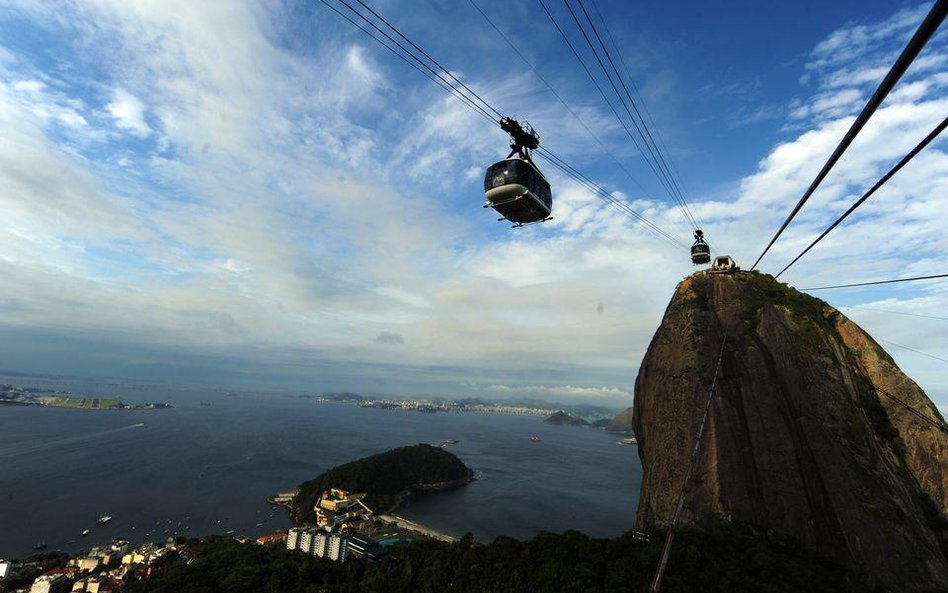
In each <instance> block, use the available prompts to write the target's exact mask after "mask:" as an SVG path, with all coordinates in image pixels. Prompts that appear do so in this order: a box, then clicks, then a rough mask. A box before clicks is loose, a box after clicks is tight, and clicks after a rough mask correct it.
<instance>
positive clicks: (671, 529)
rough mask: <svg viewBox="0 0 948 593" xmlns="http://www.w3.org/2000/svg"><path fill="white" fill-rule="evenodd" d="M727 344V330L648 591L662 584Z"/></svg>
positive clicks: (656, 591) (655, 592)
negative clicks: (676, 501) (686, 469)
mask: <svg viewBox="0 0 948 593" xmlns="http://www.w3.org/2000/svg"><path fill="white" fill-rule="evenodd" d="M726 344H727V331H725V332H724V339H722V340H721V352H720V353H719V354H718V364H717V366H716V367H715V368H714V377H713V378H712V379H711V389H709V390H708V399H707V401H705V404H704V415H703V416H702V417H701V424H700V425H699V426H698V433H697V434H696V435H695V446H694V449H692V451H691V460H690V461H689V462H688V471H687V472H686V473H685V480H684V482H682V484H681V491H679V493H678V503H677V504H676V505H675V514H674V515H672V521H671V525H669V526H668V533H667V534H666V535H665V545H664V546H663V547H662V555H661V557H660V558H659V560H658V568H656V569H655V576H654V578H653V579H652V586H651V587H649V592H650V593H658V590H659V588H660V587H661V586H662V577H663V576H664V575H665V567H666V566H668V556H669V554H671V547H672V543H673V542H674V541H675V526H676V525H677V524H678V518H679V517H680V516H681V511H682V509H684V507H685V495H686V494H687V493H688V488H689V485H690V483H691V474H692V472H694V469H695V463H696V462H697V461H698V453H699V452H700V451H701V437H702V436H703V435H704V427H705V424H707V422H708V416H709V412H710V411H711V401H712V399H713V396H714V386H715V384H716V383H717V380H718V372H719V371H720V370H721V360H723V359H724V346H725V345H726Z"/></svg>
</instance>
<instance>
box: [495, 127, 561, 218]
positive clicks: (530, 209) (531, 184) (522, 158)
mask: <svg viewBox="0 0 948 593" xmlns="http://www.w3.org/2000/svg"><path fill="white" fill-rule="evenodd" d="M500 127H501V128H502V129H503V130H504V131H506V132H508V133H509V134H510V148H511V151H510V154H508V155H507V158H506V159H504V160H502V161H498V162H496V163H494V164H493V165H491V166H490V167H488V168H487V173H486V174H485V175H484V195H485V197H486V203H485V204H484V207H485V208H488V207H490V208H493V209H494V210H496V211H497V213H498V214H500V215H501V218H500V219H499V220H509V221H510V222H512V223H514V226H523V225H525V224H531V223H534V222H545V221H547V220H550V212H551V210H552V208H553V194H552V192H551V191H550V183H549V182H548V181H547V180H546V177H544V176H543V173H541V172H540V169H538V168H537V166H536V165H535V164H533V160H532V159H531V158H530V151H531V150H533V149H535V148H537V147H538V146H539V145H540V137H539V136H538V135H537V133H536V132H535V131H534V130H533V128H531V127H530V125H529V124H526V123H525V124H524V125H523V126H521V125H520V123H519V122H517V120H515V119H512V118H509V117H507V118H504V119H502V120H501V121H500ZM514 155H517V156H514Z"/></svg>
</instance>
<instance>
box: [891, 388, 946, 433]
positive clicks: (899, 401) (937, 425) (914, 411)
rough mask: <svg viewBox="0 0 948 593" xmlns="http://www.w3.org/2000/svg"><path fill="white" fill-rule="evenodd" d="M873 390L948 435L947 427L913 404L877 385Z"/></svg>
mask: <svg viewBox="0 0 948 593" xmlns="http://www.w3.org/2000/svg"><path fill="white" fill-rule="evenodd" d="M873 389H874V390H875V391H876V393H880V394H882V395H884V396H886V397H887V398H889V399H891V400H892V401H894V402H896V403H897V404H899V405H900V406H902V407H903V408H905V409H906V410H908V411H909V412H911V413H912V414H914V415H915V416H917V417H918V418H919V419H921V420H924V421H925V422H927V423H929V424H931V425H932V426H934V427H935V428H937V429H938V430H940V431H942V432H944V433H948V427H946V426H945V425H944V424H940V423H938V422H937V421H935V420H934V419H932V418H929V417H928V416H926V415H925V414H923V413H921V412H920V411H919V410H918V409H917V408H915V407H914V406H912V405H911V404H909V403H907V402H905V401H903V400H902V399H901V398H898V397H896V396H894V395H892V394H891V393H889V392H888V391H886V390H885V389H882V388H881V387H877V386H875V385H873Z"/></svg>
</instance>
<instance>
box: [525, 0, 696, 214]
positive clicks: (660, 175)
mask: <svg viewBox="0 0 948 593" xmlns="http://www.w3.org/2000/svg"><path fill="white" fill-rule="evenodd" d="M563 3H564V4H565V5H566V9H567V10H568V11H569V13H570V16H571V17H572V19H573V22H575V23H576V27H577V28H579V32H580V33H582V35H583V38H584V39H585V40H586V44H587V45H588V46H589V49H590V50H592V53H593V57H595V58H596V62H598V63H599V68H600V69H601V70H602V71H603V73H605V75H606V79H607V80H608V81H609V84H610V85H611V86H612V90H613V92H614V93H615V94H616V96H617V97H618V98H619V103H621V104H622V107H623V108H624V109H625V112H626V114H628V116H629V119H630V120H631V121H632V125H633V127H635V130H636V132H638V133H639V136H640V137H641V138H642V141H643V142H644V143H645V148H646V150H647V151H648V154H646V153H645V151H643V150H642V147H641V146H639V143H638V142H637V141H636V140H635V138H634V137H632V133H631V132H630V131H629V129H628V127H626V126H625V123H624V122H622V118H621V117H619V115H618V113H616V117H617V118H619V120H620V123H622V125H623V127H625V129H626V132H628V133H629V137H630V138H632V142H633V143H634V144H635V147H636V148H637V149H638V150H639V152H641V153H642V157H643V158H644V159H645V162H646V163H648V166H649V168H650V169H651V170H652V173H653V174H655V177H656V178H657V179H658V181H659V183H660V184H661V185H662V187H663V188H665V191H666V192H668V195H669V197H670V198H671V199H672V201H675V202H677V200H678V198H677V197H676V195H675V191H674V189H673V188H672V187H671V185H670V184H669V181H668V176H667V175H665V173H664V171H663V170H662V167H661V164H660V163H659V162H658V159H657V158H656V157H655V152H654V151H653V150H652V147H651V146H650V145H649V143H648V140H647V138H646V136H645V133H644V132H642V129H641V127H640V126H639V123H638V121H637V120H636V119H635V116H633V115H632V111H631V110H629V106H628V105H627V104H626V102H625V100H624V99H623V98H622V93H620V92H619V88H618V87H617V86H616V83H615V81H613V79H612V75H611V74H609V70H608V69H607V68H606V65H605V63H603V61H602V58H601V57H599V52H598V51H596V48H595V46H594V45H593V42H592V39H590V38H589V35H588V34H587V33H586V29H584V28H583V26H582V24H581V23H580V21H579V17H578V16H577V15H576V12H575V11H574V10H573V7H572V6H570V4H569V2H568V1H567V0H563ZM541 4H542V0H541ZM544 8H545V6H544ZM547 14H549V13H547ZM550 18H552V16H551V17H550ZM577 57H578V56H577ZM587 74H589V76H590V77H592V74H590V73H589V71H588V70H587ZM611 106H612V105H611V104H610V107H611ZM649 155H651V157H652V158H651V159H649ZM653 161H654V162H653ZM685 218H686V219H687V217H685ZM688 224H691V221H690V220H688Z"/></svg>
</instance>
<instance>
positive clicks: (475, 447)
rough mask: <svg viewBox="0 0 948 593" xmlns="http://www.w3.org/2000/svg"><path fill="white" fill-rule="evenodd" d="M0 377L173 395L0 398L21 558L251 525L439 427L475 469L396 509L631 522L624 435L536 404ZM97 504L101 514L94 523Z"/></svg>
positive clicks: (267, 529) (612, 524)
mask: <svg viewBox="0 0 948 593" xmlns="http://www.w3.org/2000/svg"><path fill="white" fill-rule="evenodd" d="M0 381H3V382H8V383H14V384H18V385H23V386H37V387H43V388H47V389H68V390H70V391H72V392H73V393H74V394H77V395H79V394H81V395H90V394H91V395H95V396H97V397H120V398H121V399H122V400H123V401H125V402H127V403H137V402H145V401H160V402H169V403H171V404H172V405H173V406H174V407H172V408H168V409H155V410H114V411H113V410H75V409H57V408H44V407H38V406H0V557H2V558H22V557H25V556H27V555H29V554H30V553H32V548H33V546H34V545H35V544H36V543H38V542H40V541H43V542H45V543H46V545H47V546H48V548H49V549H50V550H54V549H62V550H67V551H76V550H79V549H83V548H88V547H90V546H92V545H96V544H105V543H108V542H109V541H110V540H111V539H112V538H113V537H116V536H123V537H126V538H128V539H129V540H130V541H132V542H133V543H140V542H142V541H146V540H152V541H163V540H164V539H165V538H167V537H169V536H174V535H184V536H188V537H193V536H200V535H207V534H211V533H224V532H227V531H231V530H232V531H234V532H235V533H237V534H244V535H248V536H252V537H257V536H260V535H263V534H266V533H271V532H273V531H275V530H277V529H285V528H287V527H290V526H291V525H292V522H291V520H290V519H289V516H288V514H287V512H286V510H285V509H283V508H279V507H274V506H272V505H269V504H267V502H266V501H265V498H266V496H268V495H270V494H274V493H276V492H278V491H283V490H290V489H292V488H295V487H296V486H297V485H298V484H300V483H301V482H303V481H305V480H308V479H311V478H313V477H315V476H316V475H318V474H319V473H321V472H323V471H325V470H327V469H329V468H331V467H333V466H335V465H338V464H341V463H345V462H347V461H352V460H355V459H358V458H361V457H365V456H367V455H371V454H374V453H379V452H382V451H385V450H387V449H390V448H392V447H397V446H402V445H411V444H416V443H430V444H436V445H437V444H440V443H442V442H443V441H445V440H448V439H456V440H459V441H460V442H459V443H458V444H456V445H450V446H449V450H450V451H451V452H452V453H454V454H456V455H457V456H458V457H459V458H460V459H461V460H462V461H463V462H464V463H465V464H467V465H468V466H469V467H471V468H472V469H474V471H475V473H476V475H477V480H475V481H474V482H473V483H471V484H469V485H468V486H466V487H463V488H458V489H455V490H451V491H447V492H441V493H436V494H432V495H428V496H423V497H421V498H418V499H416V500H414V501H413V502H412V503H411V504H410V505H409V506H407V507H405V508H403V509H401V510H400V511H399V514H400V515H401V516H404V517H406V518H408V519H411V520H413V521H415V522H418V523H422V524H424V525H426V526H428V527H431V528H433V529H435V530H438V531H441V532H444V533H448V534H451V535H455V536H461V535H463V534H465V533H467V532H470V533H472V534H473V535H474V536H475V537H476V538H477V539H478V540H481V541H491V540H492V539H494V538H495V537H497V536H500V535H506V536H510V537H515V538H519V539H526V538H530V537H532V536H534V535H536V534H537V533H539V532H541V531H552V532H561V531H564V530H566V529H577V530H579V531H583V532H585V533H587V534H589V535H592V536H595V537H613V536H616V535H619V534H620V533H622V532H623V531H625V530H627V529H630V528H631V527H632V525H633V523H634V517H635V506H636V503H637V497H638V491H639V486H640V481H641V468H640V465H639V461H638V457H637V455H636V450H635V447H630V446H622V445H619V444H617V441H618V440H619V439H618V437H617V436H616V435H611V434H609V433H606V432H604V431H602V430H598V429H593V428H586V427H569V426H553V425H550V424H546V423H544V422H543V419H542V418H539V417H536V416H517V415H507V414H496V413H473V412H464V413H454V412H452V413H437V414H426V413H419V412H409V411H394V410H377V409H362V408H359V407H357V406H355V405H353V404H347V403H322V402H317V401H315V400H314V399H313V398H310V397H299V396H294V395H279V394H276V395H275V394H263V393H251V392H225V391H222V390H213V389H198V388H183V387H168V386H155V385H142V384H136V383H122V382H97V383H88V382H85V383H77V382H74V381H73V382H70V381H43V380H34V379H17V378H6V379H3V378H0ZM533 435H535V436H538V437H539V438H540V441H539V442H532V441H531V439H530V437H531V436H533ZM104 513H107V514H109V515H111V516H112V517H113V518H112V520H111V521H110V522H109V523H107V524H105V525H98V524H97V523H96V519H97V518H98V517H99V516H100V515H102V514H104ZM85 529H88V530H90V534H89V535H88V536H82V535H81V533H82V531H83V530H85Z"/></svg>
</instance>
